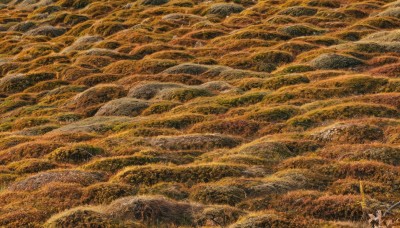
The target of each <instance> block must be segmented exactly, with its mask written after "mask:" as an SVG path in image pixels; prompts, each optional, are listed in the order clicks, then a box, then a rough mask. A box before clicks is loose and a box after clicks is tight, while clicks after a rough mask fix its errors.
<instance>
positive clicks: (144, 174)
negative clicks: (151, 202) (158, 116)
mask: <svg viewBox="0 0 400 228" xmlns="http://www.w3.org/2000/svg"><path fill="white" fill-rule="evenodd" d="M243 175H245V169H244V167H242V166H237V165H224V164H209V165H192V166H176V167H169V166H157V165H154V166H143V167H137V168H135V167H132V168H127V169H125V170H123V171H121V172H119V173H118V174H117V175H116V176H115V177H114V178H115V180H119V181H122V182H125V183H131V184H142V185H153V184H156V183H158V182H160V181H164V182H178V183H186V184H190V183H192V184H194V183H199V182H210V181H215V180H220V179H222V178H224V177H235V176H236V177H237V176H243Z"/></svg>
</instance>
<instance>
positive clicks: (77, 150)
mask: <svg viewBox="0 0 400 228" xmlns="http://www.w3.org/2000/svg"><path fill="white" fill-rule="evenodd" d="M103 154H104V150H103V149H102V148H99V147H94V146H90V145H85V144H77V145H73V146H71V147H61V148H58V149H56V150H54V151H53V152H51V153H50V154H48V155H47V157H48V158H49V159H50V160H53V161H56V162H60V163H72V164H80V163H85V162H87V161H88V160H90V159H92V158H93V157H96V156H100V155H103Z"/></svg>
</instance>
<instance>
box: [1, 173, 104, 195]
mask: <svg viewBox="0 0 400 228" xmlns="http://www.w3.org/2000/svg"><path fill="white" fill-rule="evenodd" d="M102 180H104V175H103V174H101V173H96V172H84V171H79V170H56V171H47V172H42V173H39V174H35V175H32V176H30V177H28V178H25V179H23V180H21V181H18V182H16V183H14V184H13V185H11V186H10V187H9V189H10V190H12V191H34V190H37V189H39V188H41V187H43V186H45V185H46V184H49V183H53V182H62V183H77V184H81V185H83V186H87V185H91V184H94V183H96V182H100V181H102Z"/></svg>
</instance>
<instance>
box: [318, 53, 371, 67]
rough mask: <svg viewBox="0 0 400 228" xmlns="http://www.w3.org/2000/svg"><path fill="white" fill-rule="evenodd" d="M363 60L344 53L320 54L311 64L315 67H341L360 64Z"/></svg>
mask: <svg viewBox="0 0 400 228" xmlns="http://www.w3.org/2000/svg"><path fill="white" fill-rule="evenodd" d="M362 64H363V61H361V60H359V59H357V58H354V57H350V56H345V55H339V54H322V55H320V56H318V57H317V58H315V59H314V60H313V61H312V62H311V66H313V67H315V68H317V69H343V68H351V67H356V66H359V65H362Z"/></svg>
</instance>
